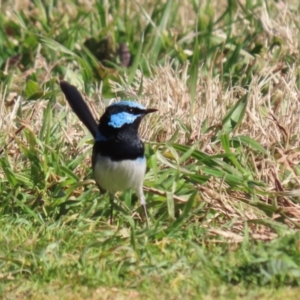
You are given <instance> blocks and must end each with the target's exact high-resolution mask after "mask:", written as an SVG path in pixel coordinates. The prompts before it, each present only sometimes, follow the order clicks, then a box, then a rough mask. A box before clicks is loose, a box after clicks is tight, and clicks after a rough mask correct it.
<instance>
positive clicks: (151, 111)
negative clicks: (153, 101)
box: [145, 108, 158, 115]
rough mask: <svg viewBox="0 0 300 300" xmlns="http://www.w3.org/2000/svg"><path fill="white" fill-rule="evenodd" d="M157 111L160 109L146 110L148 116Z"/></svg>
mask: <svg viewBox="0 0 300 300" xmlns="http://www.w3.org/2000/svg"><path fill="white" fill-rule="evenodd" d="M156 111H158V109H156V108H147V109H146V110H145V114H146V115H147V114H150V113H153V112H156Z"/></svg>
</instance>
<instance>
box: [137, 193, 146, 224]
mask: <svg viewBox="0 0 300 300" xmlns="http://www.w3.org/2000/svg"><path fill="white" fill-rule="evenodd" d="M137 194H138V198H139V200H140V203H141V205H142V207H143V209H144V214H145V218H146V225H147V228H149V218H148V213H147V206H146V199H145V196H144V192H143V188H141V189H140V190H138V191H137Z"/></svg>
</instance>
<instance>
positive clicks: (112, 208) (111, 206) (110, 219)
mask: <svg viewBox="0 0 300 300" xmlns="http://www.w3.org/2000/svg"><path fill="white" fill-rule="evenodd" d="M114 199H115V195H114V194H109V201H110V217H109V223H110V225H112V223H113V211H114Z"/></svg>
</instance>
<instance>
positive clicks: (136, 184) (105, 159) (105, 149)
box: [60, 81, 157, 226]
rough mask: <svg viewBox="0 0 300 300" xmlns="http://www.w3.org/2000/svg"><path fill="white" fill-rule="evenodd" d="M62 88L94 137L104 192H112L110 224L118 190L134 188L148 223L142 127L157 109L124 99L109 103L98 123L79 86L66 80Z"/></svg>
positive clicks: (95, 169) (96, 172)
mask: <svg viewBox="0 0 300 300" xmlns="http://www.w3.org/2000/svg"><path fill="white" fill-rule="evenodd" d="M60 87H61V90H62V91H63V93H64V94H65V97H66V99H67V100H68V102H69V104H70V106H71V107H72V109H73V110H74V112H75V113H76V115H77V116H78V118H79V119H80V120H81V121H82V123H83V124H84V125H85V126H86V127H87V128H88V129H89V131H90V132H91V134H92V135H93V137H94V140H95V144H94V147H93V155H92V168H93V173H94V177H95V181H96V183H97V185H98V187H99V189H100V191H101V192H105V191H108V192H109V195H110V203H111V212H110V223H112V217H113V202H114V195H115V193H116V192H117V191H123V190H126V189H129V188H131V189H134V190H135V191H136V193H137V196H138V199H139V201H140V203H141V205H142V206H143V209H144V213H145V217H146V221H147V226H148V223H149V222H148V215H147V209H146V200H145V196H144V193H143V181H144V176H145V172H146V159H145V156H144V145H143V142H142V141H141V139H140V137H139V135H138V128H139V125H140V123H141V121H142V119H143V118H144V117H145V116H146V115H147V114H149V113H152V112H155V111H157V109H153V108H148V109H147V108H145V107H144V106H142V105H141V104H139V103H137V102H133V101H120V102H116V103H113V104H111V105H110V106H108V107H107V108H106V110H105V112H104V114H103V115H102V117H101V118H100V121H99V124H97V122H96V121H95V119H94V117H93V116H92V113H91V111H90V110H89V108H88V106H87V105H86V103H85V102H84V100H83V98H82V96H81V94H80V93H79V91H78V90H77V88H76V87H75V86H73V85H71V84H69V83H67V82H66V81H61V82H60Z"/></svg>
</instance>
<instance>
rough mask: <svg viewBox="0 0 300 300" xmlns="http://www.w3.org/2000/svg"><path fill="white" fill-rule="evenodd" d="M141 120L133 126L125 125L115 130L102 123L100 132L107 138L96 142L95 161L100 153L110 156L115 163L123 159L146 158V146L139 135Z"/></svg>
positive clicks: (136, 121)
mask: <svg viewBox="0 0 300 300" xmlns="http://www.w3.org/2000/svg"><path fill="white" fill-rule="evenodd" d="M140 122H141V118H137V119H136V120H135V121H134V122H133V123H131V124H125V125H123V126H122V127H121V128H114V127H112V126H109V125H107V123H106V122H105V123H102V122H101V121H100V124H99V131H100V133H101V134H102V135H103V136H104V137H105V138H106V140H103V141H96V142H95V144H94V148H93V161H94V160H95V159H96V155H97V154H98V153H99V154H101V155H103V156H108V157H110V158H111V160H113V161H120V160H123V159H132V160H134V159H137V158H139V157H143V156H144V144H143V143H142V141H141V139H140V137H139V135H138V127H139V124H140Z"/></svg>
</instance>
